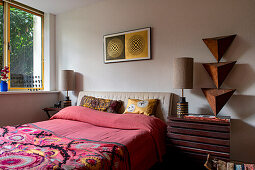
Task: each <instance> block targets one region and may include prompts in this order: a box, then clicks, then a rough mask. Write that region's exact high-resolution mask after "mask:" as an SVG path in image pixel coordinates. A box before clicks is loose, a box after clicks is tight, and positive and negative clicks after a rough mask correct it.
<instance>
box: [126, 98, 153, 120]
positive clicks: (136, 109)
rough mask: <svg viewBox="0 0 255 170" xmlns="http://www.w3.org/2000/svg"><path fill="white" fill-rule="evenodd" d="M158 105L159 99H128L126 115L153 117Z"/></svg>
mask: <svg viewBox="0 0 255 170" xmlns="http://www.w3.org/2000/svg"><path fill="white" fill-rule="evenodd" d="M157 105H158V99H148V100H139V99H128V104H127V108H126V110H125V112H124V113H136V114H144V115H148V116H150V115H153V114H154V113H155V111H156V108H157Z"/></svg>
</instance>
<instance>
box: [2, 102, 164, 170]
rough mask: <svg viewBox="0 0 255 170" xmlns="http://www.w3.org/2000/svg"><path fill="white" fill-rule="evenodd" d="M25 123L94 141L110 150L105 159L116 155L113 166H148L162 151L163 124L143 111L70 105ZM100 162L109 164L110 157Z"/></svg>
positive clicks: (126, 167) (100, 148) (75, 138)
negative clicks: (117, 111) (119, 111)
mask: <svg viewBox="0 0 255 170" xmlns="http://www.w3.org/2000/svg"><path fill="white" fill-rule="evenodd" d="M28 126H32V127H33V128H35V129H37V130H41V131H44V132H50V133H51V132H52V133H51V134H52V135H55V136H54V137H56V138H58V137H61V138H62V139H63V138H64V140H66V142H67V143H68V142H70V141H68V140H74V141H76V143H77V145H79V144H80V143H79V142H84V140H85V141H87V142H91V141H93V142H94V143H95V142H96V143H98V144H99V145H97V148H99V149H98V150H96V151H95V152H100V150H103V149H108V150H111V152H109V153H110V154H108V155H106V156H105V157H108V160H112V156H113V155H114V154H116V155H119V156H117V157H118V159H115V162H114V163H115V165H116V166H115V167H117V168H116V169H128V168H131V169H148V168H149V167H150V166H152V165H153V164H154V163H155V162H156V161H158V160H160V159H161V158H162V155H163V154H164V152H165V144H164V142H165V131H166V125H165V124H164V123H163V122H162V121H161V120H159V119H157V118H153V117H149V116H144V115H136V114H124V115H119V114H111V113H104V112H99V111H95V110H92V109H88V108H84V107H79V106H73V107H68V108H65V109H63V110H61V111H60V112H59V113H57V114H56V115H55V116H53V117H52V118H51V120H49V121H44V122H37V123H35V124H28ZM37 132H38V133H39V131H37ZM2 134H3V133H2ZM54 144H55V143H54ZM106 144H107V145H106ZM63 145H66V144H63ZM82 145H83V144H82ZM84 145H87V146H89V145H90V146H91V147H92V148H90V149H93V147H94V149H95V145H91V144H89V143H86V144H84ZM104 145H105V146H104ZM75 146H76V145H75ZM106 146H107V147H108V148H107V147H106ZM110 148H111V149H110ZM113 148H115V149H117V150H116V152H113ZM23 149H24V148H23ZM83 149H84V148H83ZM77 154H78V155H79V154H80V156H81V157H82V159H83V160H87V159H86V158H88V155H86V153H79V152H78V151H77ZM98 154H99V153H98ZM99 155H100V154H99ZM101 155H102V153H101ZM128 158H130V160H128ZM101 162H104V161H101ZM92 163H93V162H92ZM129 163H130V165H129ZM0 164H1V158H0ZM70 164H71V163H70ZM104 164H107V166H109V165H111V164H112V161H110V162H108V163H107V162H106V163H104ZM66 166H68V164H66ZM84 166H86V165H84ZM87 168H88V167H87ZM102 168H103V167H102ZM104 168H105V167H104ZM110 168H112V167H110ZM91 169H92V168H91ZM97 169H100V168H97Z"/></svg>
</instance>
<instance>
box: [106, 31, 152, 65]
mask: <svg viewBox="0 0 255 170" xmlns="http://www.w3.org/2000/svg"><path fill="white" fill-rule="evenodd" d="M150 35H151V28H150V27H148V28H142V29H137V30H132V31H126V32H121V33H115V34H109V35H105V36H104V62H105V63H114V62H122V61H133V60H149V59H151V44H150Z"/></svg>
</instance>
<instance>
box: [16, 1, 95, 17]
mask: <svg viewBox="0 0 255 170" xmlns="http://www.w3.org/2000/svg"><path fill="white" fill-rule="evenodd" d="M16 1H18V2H20V3H23V4H25V5H28V6H30V7H33V8H35V9H38V10H41V11H43V12H46V13H52V14H60V13H63V12H67V11H70V10H72V9H75V8H79V7H84V6H86V5H88V4H90V3H94V2H96V1H99V0H16Z"/></svg>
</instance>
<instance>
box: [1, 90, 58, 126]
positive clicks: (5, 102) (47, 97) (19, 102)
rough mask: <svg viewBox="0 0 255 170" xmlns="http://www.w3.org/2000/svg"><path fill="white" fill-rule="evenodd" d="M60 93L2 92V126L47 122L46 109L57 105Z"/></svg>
mask: <svg viewBox="0 0 255 170" xmlns="http://www.w3.org/2000/svg"><path fill="white" fill-rule="evenodd" d="M58 97H59V92H28V93H24V92H1V94H0V108H1V109H0V117H1V119H0V120H1V121H0V126H6V125H17V124H24V123H32V122H37V121H43V120H47V119H48V117H47V115H46V113H45V112H44V111H43V110H42V109H43V108H45V107H53V104H54V103H57V101H58Z"/></svg>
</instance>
